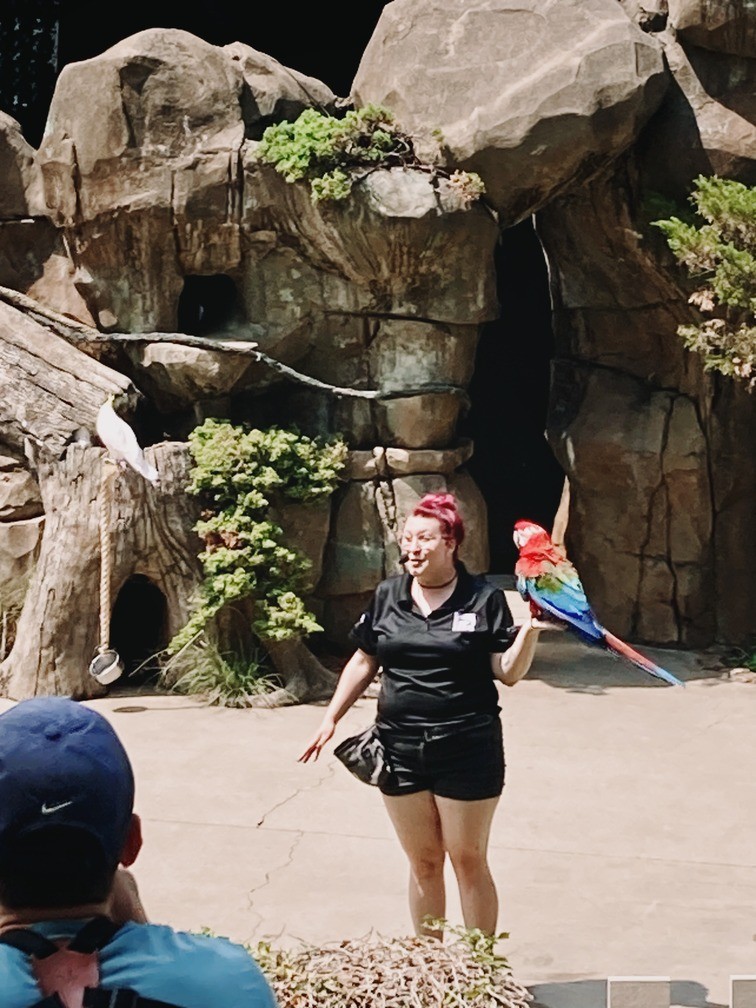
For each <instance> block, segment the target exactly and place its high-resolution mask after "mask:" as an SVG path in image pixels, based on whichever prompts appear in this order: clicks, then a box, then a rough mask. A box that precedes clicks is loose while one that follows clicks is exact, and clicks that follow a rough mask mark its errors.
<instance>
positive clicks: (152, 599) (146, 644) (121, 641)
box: [110, 574, 168, 688]
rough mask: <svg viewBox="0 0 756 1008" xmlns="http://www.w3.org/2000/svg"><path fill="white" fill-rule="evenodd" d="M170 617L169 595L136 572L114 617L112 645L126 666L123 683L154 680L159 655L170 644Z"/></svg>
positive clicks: (131, 684) (121, 593)
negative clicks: (168, 630) (167, 599)
mask: <svg viewBox="0 0 756 1008" xmlns="http://www.w3.org/2000/svg"><path fill="white" fill-rule="evenodd" d="M167 617H168V604H167V602H166V598H165V595H164V594H163V593H162V591H161V590H160V589H159V588H158V586H157V585H156V584H155V582H154V581H152V580H150V578H148V577H147V576H146V575H145V574H133V575H132V576H131V577H130V578H128V579H127V580H126V581H125V582H124V583H123V585H122V586H121V590H120V591H119V592H118V597H117V598H116V601H115V605H114V606H113V612H112V614H111V617H110V646H111V647H112V648H113V649H114V650H116V651H117V652H118V654H119V656H120V658H121V661H122V662H123V665H124V674H123V678H122V679H121V683H122V684H123V686H125V687H127V688H128V687H134V686H143V685H145V684H146V683H148V682H149V683H152V682H154V680H155V677H156V676H157V674H158V671H159V665H158V660H157V657H156V656H157V654H158V653H159V652H160V651H162V650H163V649H164V648H165V646H166V645H167V643H168V638H167V623H168V620H167Z"/></svg>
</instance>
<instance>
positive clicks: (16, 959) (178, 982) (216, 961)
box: [0, 921, 277, 1008]
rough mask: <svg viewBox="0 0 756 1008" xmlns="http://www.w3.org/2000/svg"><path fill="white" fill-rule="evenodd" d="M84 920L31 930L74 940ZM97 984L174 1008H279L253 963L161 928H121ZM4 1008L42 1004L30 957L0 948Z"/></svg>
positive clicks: (218, 942) (226, 947) (235, 951)
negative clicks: (130, 992) (39, 1002)
mask: <svg viewBox="0 0 756 1008" xmlns="http://www.w3.org/2000/svg"><path fill="white" fill-rule="evenodd" d="M83 923H84V922H83V921H50V922H46V923H40V924H35V925H34V926H33V929H34V930H35V931H37V932H39V934H42V935H44V936H45V937H46V938H50V939H53V940H54V939H56V938H72V937H73V936H74V935H75V934H76V932H77V931H79V930H80V929H81V926H82V924H83ZM99 963H100V985H101V986H102V987H106V988H111V989H118V988H119V987H124V988H127V989H128V990H132V991H135V992H136V993H137V994H139V995H141V996H142V997H144V998H152V999H154V1000H155V1001H166V1002H167V1003H168V1004H171V1005H176V1006H177V1008H277V1002H276V999H275V997H274V995H273V991H272V990H271V988H270V986H269V985H268V982H267V980H266V979H265V977H264V976H263V973H262V971H261V969H260V967H259V966H258V965H257V963H256V962H255V961H254V959H253V958H252V957H251V956H250V955H249V953H248V952H247V951H246V949H244V948H243V947H242V946H241V945H236V944H234V943H233V942H230V941H228V939H226V938H210V937H205V936H203V935H195V934H188V933H186V932H183V931H174V930H173V928H170V927H165V926H163V925H160V924H125V925H124V926H123V927H122V928H121V930H120V931H119V932H118V933H117V934H116V936H115V938H113V940H112V941H110V942H108V944H107V945H106V946H105V948H104V949H102V951H101V952H100V953H99ZM0 991H2V995H1V997H0V1003H1V1004H2V1008H30V1006H31V1005H34V1004H36V1003H37V1002H38V1001H40V1000H41V999H42V995H41V994H40V992H39V988H38V987H37V984H36V981H35V979H34V973H33V972H32V968H31V964H30V961H29V957H28V956H26V955H24V953H23V952H19V951H18V949H15V948H11V947H10V946H8V945H0Z"/></svg>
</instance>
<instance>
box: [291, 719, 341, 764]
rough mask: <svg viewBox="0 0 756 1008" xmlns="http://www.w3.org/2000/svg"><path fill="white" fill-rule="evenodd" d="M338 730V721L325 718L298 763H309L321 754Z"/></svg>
mask: <svg viewBox="0 0 756 1008" xmlns="http://www.w3.org/2000/svg"><path fill="white" fill-rule="evenodd" d="M335 731H336V722H335V721H332V720H331V718H323V720H322V722H321V724H320V728H318V730H317V731H316V732H315V734H314V735H313V736H312V738H311V739H310V741H309V742H308V743H307V747H306V749H305V751H304V752H303V753H302V755H301V756H300V757H299V759H298V760H297V763H307V762H308V761H309V760H310V759H312V760H316V759H317V758H318V756H320V750H321V749H322V748H323V746H324V745H325V744H326V742H328V740H329V739H330V738H332V737H333V733H334V732H335Z"/></svg>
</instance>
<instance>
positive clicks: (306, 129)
mask: <svg viewBox="0 0 756 1008" xmlns="http://www.w3.org/2000/svg"><path fill="white" fill-rule="evenodd" d="M256 156H257V158H258V159H259V160H260V161H262V162H263V163H265V164H270V165H272V166H273V167H274V168H275V169H276V171H277V172H278V173H279V174H281V175H283V177H284V178H285V179H286V181H287V182H298V181H300V180H306V181H308V182H309V184H310V194H311V197H312V200H313V202H315V203H317V202H318V201H321V200H343V199H345V198H346V197H347V196H349V194H350V193H351V191H352V186H353V184H354V183H355V182H356V181H357V180H358V179H360V178H362V177H363V176H364V175H365V174H366V173H367V172H368V171H372V170H373V169H374V168H387V167H391V166H392V165H404V166H406V167H416V168H423V169H425V170H427V171H430V172H432V173H433V174H434V175H437V176H440V177H441V176H442V177H445V178H447V179H449V180H450V181H451V182H452V184H453V185H454V186H455V187H456V189H457V191H458V192H459V193H460V196H461V197H462V200H463V203H464V204H465V205H466V206H467V205H469V204H470V203H472V202H474V201H475V200H476V199H478V198H479V197H480V196H481V195H482V194H483V193H484V192H485V186H484V185H483V182H482V180H481V178H480V176H478V175H476V174H475V173H474V172H461V171H458V172H454V173H453V174H452V175H451V176H450V175H449V174H448V173H447V172H445V171H444V170H443V169H441V168H438V167H436V168H430V166H428V165H423V164H422V162H421V161H420V159H419V158H418V157H417V155H416V154H415V149H414V145H413V143H412V139H411V137H410V136H409V135H408V134H407V133H404V132H402V130H400V129H399V127H398V126H397V124H396V121H395V119H394V116H393V114H392V113H391V112H390V111H389V110H388V109H385V108H381V107H380V106H378V105H365V106H364V107H363V108H360V109H352V110H350V111H349V112H347V113H346V114H345V115H344V116H343V117H342V118H338V117H336V116H330V115H326V114H325V113H323V112H318V111H317V110H316V109H305V110H304V112H302V113H301V115H300V116H299V117H298V118H297V119H295V120H294V122H288V121H285V122H281V123H277V124H276V125H274V126H268V128H267V129H266V130H265V132H264V133H263V135H262V139H261V141H260V144H259V146H258V148H257V155H256Z"/></svg>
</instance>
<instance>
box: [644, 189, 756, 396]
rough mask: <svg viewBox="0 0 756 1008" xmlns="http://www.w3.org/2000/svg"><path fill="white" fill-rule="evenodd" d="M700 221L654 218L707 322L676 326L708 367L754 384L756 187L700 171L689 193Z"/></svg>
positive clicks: (755, 377) (691, 300)
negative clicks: (683, 269) (692, 284)
mask: <svg viewBox="0 0 756 1008" xmlns="http://www.w3.org/2000/svg"><path fill="white" fill-rule="evenodd" d="M690 202H691V204H692V205H693V207H694V208H695V211H696V214H697V215H698V220H697V221H696V222H693V223H691V222H689V221H684V220H681V219H680V218H679V217H676V216H672V217H669V218H667V219H664V220H656V221H653V222H652V223H653V225H654V226H655V227H658V228H660V229H661V231H662V232H663V233H664V236H665V238H666V239H667V244H668V245H669V247H670V249H671V250H672V252H673V253H674V255H675V257H676V259H677V260H678V262H680V263H681V264H682V265H683V266H685V267H686V269H687V271H688V273H689V275H690V276H691V277H692V278H693V279H694V280H696V281H697V283H698V286H697V287H696V290H695V291H694V292H693V293H692V294H691V296H690V299H689V300H690V302H691V304H693V305H695V306H696V307H697V308H698V309H699V311H700V312H701V315H702V316H703V321H702V322H701V324H700V325H683V326H680V327H679V328H678V330H677V331H678V334H679V335H680V336H681V338H682V340H683V342H684V344H685V346H686V347H687V348H688V349H689V350H693V351H694V352H695V353H698V354H700V355H701V357H702V358H703V365H704V368H705V369H706V370H707V371H717V372H719V373H720V374H723V375H727V376H729V377H733V378H737V379H740V380H742V381H744V382H745V383H746V385H747V387H748V389H749V391H752V390H753V388H754V386H756V187H753V186H747V185H744V184H743V183H741V182H735V181H734V180H732V179H721V178H718V177H717V176H712V177H706V176H703V175H699V176H698V178H697V179H696V180H695V188H694V190H693V192H692V194H691V196H690Z"/></svg>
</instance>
